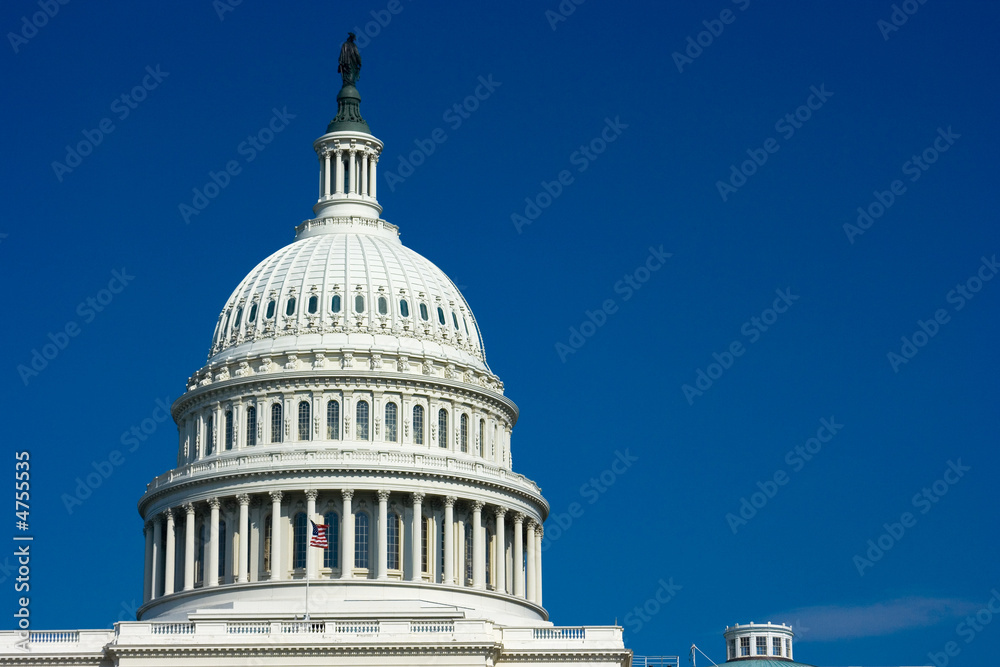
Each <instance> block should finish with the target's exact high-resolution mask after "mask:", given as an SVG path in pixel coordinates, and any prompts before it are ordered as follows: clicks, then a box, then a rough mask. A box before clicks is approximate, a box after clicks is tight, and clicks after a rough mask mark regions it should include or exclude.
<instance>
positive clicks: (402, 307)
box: [399, 299, 410, 317]
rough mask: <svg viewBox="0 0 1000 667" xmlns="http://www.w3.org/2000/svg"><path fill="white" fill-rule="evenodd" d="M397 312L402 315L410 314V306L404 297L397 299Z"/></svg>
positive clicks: (407, 315)
mask: <svg viewBox="0 0 1000 667" xmlns="http://www.w3.org/2000/svg"><path fill="white" fill-rule="evenodd" d="M399 314H400V315H402V316H403V317H409V316H410V306H409V305H408V304H407V303H406V299H400V300H399Z"/></svg>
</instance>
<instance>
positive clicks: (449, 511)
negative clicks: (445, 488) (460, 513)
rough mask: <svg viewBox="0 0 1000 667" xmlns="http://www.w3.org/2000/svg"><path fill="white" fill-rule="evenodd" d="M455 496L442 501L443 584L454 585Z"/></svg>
mask: <svg viewBox="0 0 1000 667" xmlns="http://www.w3.org/2000/svg"><path fill="white" fill-rule="evenodd" d="M455 500H456V498H455V496H446V497H445V499H444V526H442V527H441V529H442V530H444V582H443V583H446V584H454V583H455Z"/></svg>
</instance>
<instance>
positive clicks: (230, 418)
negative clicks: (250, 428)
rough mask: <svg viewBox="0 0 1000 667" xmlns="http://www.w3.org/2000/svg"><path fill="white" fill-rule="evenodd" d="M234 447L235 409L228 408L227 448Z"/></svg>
mask: <svg viewBox="0 0 1000 667" xmlns="http://www.w3.org/2000/svg"><path fill="white" fill-rule="evenodd" d="M232 448H233V411H232V410H226V449H227V450H230V449H232Z"/></svg>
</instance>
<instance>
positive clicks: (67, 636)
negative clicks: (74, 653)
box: [28, 630, 80, 644]
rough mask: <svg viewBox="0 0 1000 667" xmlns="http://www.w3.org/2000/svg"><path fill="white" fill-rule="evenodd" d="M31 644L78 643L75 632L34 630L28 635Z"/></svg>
mask: <svg viewBox="0 0 1000 667" xmlns="http://www.w3.org/2000/svg"><path fill="white" fill-rule="evenodd" d="M28 641H30V642H31V643H32V644H75V643H77V642H79V641H80V633H79V632H78V631H76V630H34V631H32V632H31V633H30V634H29V635H28Z"/></svg>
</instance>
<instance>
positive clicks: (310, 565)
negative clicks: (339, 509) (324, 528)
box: [306, 424, 322, 579]
mask: <svg viewBox="0 0 1000 667" xmlns="http://www.w3.org/2000/svg"><path fill="white" fill-rule="evenodd" d="M309 428H310V429H311V428H312V424H310V425H309ZM318 495H319V491H317V490H316V489H306V576H307V577H308V578H310V579H315V578H316V559H315V558H313V548H314V547H312V546H310V544H311V543H312V522H313V521H315V520H316V518H315V516H313V515H315V514H316V496H318ZM320 523H322V521H321V522H320Z"/></svg>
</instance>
